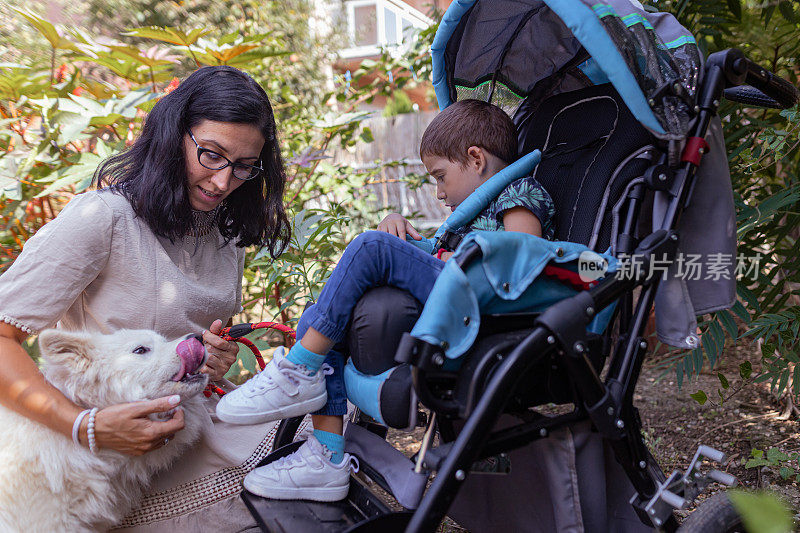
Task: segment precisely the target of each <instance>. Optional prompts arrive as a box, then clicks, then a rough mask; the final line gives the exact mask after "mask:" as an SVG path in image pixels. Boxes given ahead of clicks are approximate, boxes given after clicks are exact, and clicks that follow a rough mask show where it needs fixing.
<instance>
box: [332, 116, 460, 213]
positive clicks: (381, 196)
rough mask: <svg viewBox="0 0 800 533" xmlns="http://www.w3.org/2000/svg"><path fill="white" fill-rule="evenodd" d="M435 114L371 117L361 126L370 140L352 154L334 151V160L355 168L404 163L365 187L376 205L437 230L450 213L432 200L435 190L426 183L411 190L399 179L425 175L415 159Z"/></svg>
mask: <svg viewBox="0 0 800 533" xmlns="http://www.w3.org/2000/svg"><path fill="white" fill-rule="evenodd" d="M434 116H436V112H433V111H427V112H422V113H408V114H403V115H398V116H396V117H389V118H386V117H373V118H370V119H367V120H365V121H364V122H363V123H362V124H363V126H364V127H368V128H370V130H371V131H372V136H373V137H374V141H373V142H371V143H364V142H359V144H357V145H356V148H355V150H354V151H352V152H351V151H347V150H341V149H340V150H337V151H336V152H335V153H334V154H333V157H334V161H335V162H337V163H345V164H348V165H351V166H353V167H354V168H356V169H364V168H374V167H375V161H376V160H379V161H403V162H404V163H405V164H403V165H398V166H393V167H388V168H383V169H382V170H381V173H380V176H379V177H378V178H377V179H376V180H375V181H374V182H373V183H371V184H370V185H369V187H370V188H371V189H372V190H373V192H374V197H375V200H374V201H375V202H376V205H379V206H380V207H391V208H394V209H395V210H396V211H397V212H398V213H401V214H402V215H403V216H406V217H409V218H410V217H412V216H413V217H414V218H413V220H414V225H415V227H418V228H420V229H430V228H437V227H439V226H440V225H441V223H442V222H443V221H444V219H445V218H447V215H449V214H450V211H449V210H447V209H446V208H445V207H444V206H443V205H442V204H441V202H439V201H438V200H437V199H436V187H435V186H434V185H433V183H431V182H430V181H427V182H426V183H425V184H423V185H422V186H421V187H419V188H417V189H411V188H409V187H408V185H407V184H406V182H405V181H404V180H403V177H404V176H407V175H409V174H426V171H425V167H424V166H423V165H422V161H420V159H419V143H420V140H421V139H422V133H423V132H424V131H425V128H426V127H427V126H428V124H429V123H430V122H431V120H433V117H434Z"/></svg>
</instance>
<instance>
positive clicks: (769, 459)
mask: <svg viewBox="0 0 800 533" xmlns="http://www.w3.org/2000/svg"><path fill="white" fill-rule="evenodd" d="M798 459H800V453H797V452H795V453H791V454H787V453H784V452H782V451H780V450H779V449H778V448H769V449H768V450H767V451H766V453H765V452H764V450H759V449H758V448H753V450H752V451H751V452H750V459H748V460H747V463H745V465H744V467H745V468H762V467H765V466H766V467H768V468H769V469H770V470H773V471H775V472H777V473H778V475H780V476H781V478H782V479H784V480H785V479H789V478H791V477H794V480H795V481H800V474H798V473H797V468H796V465H797V460H798ZM793 465H794V466H793Z"/></svg>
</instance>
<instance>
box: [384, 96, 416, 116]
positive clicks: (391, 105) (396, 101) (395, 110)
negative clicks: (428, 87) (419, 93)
mask: <svg viewBox="0 0 800 533" xmlns="http://www.w3.org/2000/svg"><path fill="white" fill-rule="evenodd" d="M413 111H414V104H413V103H412V102H411V98H409V97H408V94H406V92H405V91H395V92H394V93H392V96H391V97H389V99H388V100H387V101H386V107H384V108H383V116H384V117H395V116H397V115H402V114H403V113H412V112H413Z"/></svg>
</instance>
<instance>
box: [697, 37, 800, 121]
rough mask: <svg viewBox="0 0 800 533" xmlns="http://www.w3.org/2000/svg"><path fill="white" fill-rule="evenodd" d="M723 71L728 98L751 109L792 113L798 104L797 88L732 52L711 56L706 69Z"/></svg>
mask: <svg viewBox="0 0 800 533" xmlns="http://www.w3.org/2000/svg"><path fill="white" fill-rule="evenodd" d="M714 66H716V67H719V68H720V69H721V70H722V72H723V74H724V75H725V78H726V84H725V85H726V88H725V90H724V95H725V98H727V99H728V100H731V101H734V102H739V103H742V104H747V105H755V106H758V107H769V108H773V109H788V108H790V107H793V106H794V105H795V104H797V101H798V99H799V98H800V94H799V93H798V91H797V87H795V86H794V85H792V84H791V83H789V82H788V81H787V80H785V79H783V78H781V77H780V76H778V75H776V74H774V73H773V72H770V71H769V70H767V69H766V68H764V67H762V66H760V65H758V64H757V63H755V62H753V61H751V60H749V59H747V58H746V57H745V56H744V54H743V53H742V51H741V50H738V49H736V48H729V49H727V50H723V51H721V52H715V53H713V54H711V55H710V56H708V61H707V62H706V69H709V68H712V67H714Z"/></svg>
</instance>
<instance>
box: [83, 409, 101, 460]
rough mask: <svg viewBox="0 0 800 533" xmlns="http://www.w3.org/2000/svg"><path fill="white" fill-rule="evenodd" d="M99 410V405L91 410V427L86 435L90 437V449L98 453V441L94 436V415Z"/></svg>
mask: <svg viewBox="0 0 800 533" xmlns="http://www.w3.org/2000/svg"><path fill="white" fill-rule="evenodd" d="M97 411H99V409H98V408H97V407H94V408H92V410H91V411H89V429H88V430H87V431H86V436H87V437H88V438H89V450H90V451H91V452H92V453H97V441H96V440H95V438H94V417H95V416H96V415H97Z"/></svg>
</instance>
